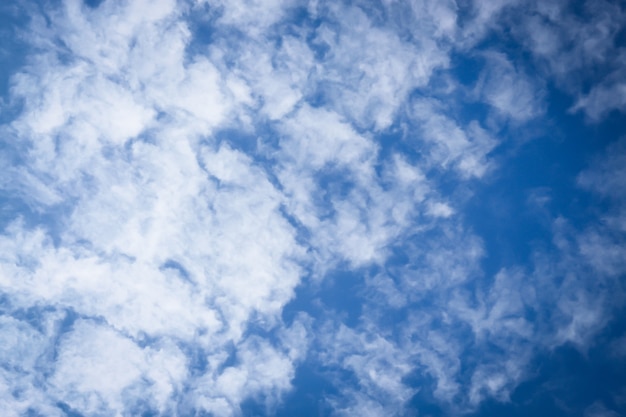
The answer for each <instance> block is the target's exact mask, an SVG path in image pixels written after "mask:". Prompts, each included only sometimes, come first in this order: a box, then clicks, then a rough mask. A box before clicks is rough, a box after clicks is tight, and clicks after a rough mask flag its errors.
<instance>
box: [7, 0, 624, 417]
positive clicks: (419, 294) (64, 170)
mask: <svg viewBox="0 0 626 417" xmlns="http://www.w3.org/2000/svg"><path fill="white" fill-rule="evenodd" d="M29 7H30V8H29V14H30V15H31V16H30V17H31V21H30V22H29V26H28V29H27V30H24V32H23V33H24V39H25V40H26V42H28V44H29V49H28V51H27V56H26V64H25V65H24V66H23V67H22V68H21V69H20V70H19V71H18V72H16V73H15V74H13V76H12V77H11V91H10V100H8V101H7V102H11V103H13V104H12V105H13V106H15V108H19V111H18V112H17V113H18V114H17V116H16V117H15V118H13V119H12V120H11V122H10V123H6V124H4V125H2V126H1V127H0V132H1V133H2V137H3V138H2V139H1V142H0V143H1V145H2V147H0V162H1V163H2V164H3V165H6V166H7V169H6V170H4V171H3V173H2V174H1V175H0V191H1V194H0V196H1V197H2V198H3V199H6V201H7V203H6V207H7V208H6V209H5V208H3V211H2V213H1V217H0V222H1V223H0V227H2V232H1V234H0V295H1V297H2V299H1V301H0V312H1V313H2V315H1V316H0V352H1V354H0V365H1V366H0V406H1V408H2V409H3V410H5V411H6V414H7V415H9V416H20V415H31V414H42V415H50V416H64V415H75V414H76V415H85V416H87V415H89V416H91V415H112V416H123V415H181V416H183V415H207V414H208V415H215V416H237V415H241V414H242V407H243V405H244V404H246V403H248V402H250V401H252V402H253V403H255V404H257V405H259V407H261V408H263V409H264V410H265V412H266V414H269V415H271V414H274V413H275V412H276V410H277V409H278V408H279V406H280V404H281V401H282V400H283V399H284V396H285V394H286V393H287V392H289V391H290V390H292V381H293V380H294V377H295V375H296V372H297V369H298V367H299V366H301V364H302V363H303V361H305V359H306V360H307V363H308V364H309V366H313V367H317V368H320V369H323V370H325V371H324V372H322V373H323V374H324V378H326V379H327V380H328V381H329V383H330V384H331V385H332V386H333V387H334V388H335V391H334V392H333V393H332V394H329V395H327V396H326V397H325V398H323V399H322V400H323V401H324V403H325V404H327V405H328V406H329V407H330V408H331V409H332V413H333V415H346V416H347V415H364V416H388V415H404V414H406V413H408V412H410V411H411V407H414V405H412V401H413V399H414V398H415V397H416V395H420V394H424V395H429V396H430V398H431V399H432V401H434V402H436V403H438V404H440V405H441V407H442V408H444V409H445V410H447V411H449V412H451V413H455V414H459V413H467V412H470V411H472V410H476V409H478V408H479V407H480V405H481V404H482V403H483V402H484V401H485V400H486V399H495V400H498V401H502V402H506V401H508V399H509V398H510V394H511V393H512V392H513V391H514V390H515V388H516V387H517V386H518V385H519V383H520V382H521V381H523V380H524V379H525V378H528V377H529V374H530V371H529V369H528V364H529V363H530V362H531V361H532V359H533V358H534V357H535V355H537V354H538V353H542V352H543V353H545V352H549V351H550V350H551V349H554V348H556V347H558V346H562V345H563V344H568V343H569V344H573V345H575V346H577V348H579V349H581V350H584V349H586V348H587V347H588V346H590V345H591V344H592V343H593V337H594V335H595V334H597V332H598V331H599V330H600V329H601V328H602V327H603V326H604V325H605V324H606V323H607V322H608V321H609V320H610V318H611V315H612V314H613V311H614V309H615V308H617V307H618V306H619V304H620V303H621V302H623V288H622V284H621V281H620V278H621V277H623V274H624V272H625V271H626V264H625V263H624V260H623V256H622V250H621V248H622V247H623V244H624V233H625V232H626V226H625V225H626V220H625V217H624V210H623V206H624V192H623V190H622V188H621V184H623V183H624V182H625V181H626V179H624V180H622V178H623V177H624V169H623V167H624V166H626V165H625V161H624V155H625V154H626V152H624V146H623V140H622V141H621V142H619V143H616V144H614V145H612V147H611V148H610V149H609V150H608V151H607V153H606V154H604V155H602V156H598V159H597V161H596V162H594V163H592V164H591V166H590V167H589V168H588V170H586V171H584V172H582V173H581V174H580V175H579V177H578V185H579V187H580V189H581V190H579V191H578V192H580V193H584V192H588V191H589V190H592V193H595V194H593V195H594V197H593V198H597V199H598V200H601V201H602V202H603V204H606V206H607V207H608V208H607V209H606V210H604V211H602V212H601V213H594V217H593V219H594V220H593V221H591V222H590V223H589V224H585V225H582V226H580V225H572V221H570V220H568V219H567V218H565V217H563V216H556V217H555V218H553V219H552V220H551V223H550V224H551V227H552V229H551V230H550V231H549V232H550V235H549V239H550V240H551V242H548V244H547V245H548V247H549V249H548V250H546V251H542V250H536V251H535V253H534V254H533V257H532V259H531V260H530V263H529V264H527V265H507V266H502V265H498V268H497V270H496V272H495V273H490V272H487V271H486V268H484V262H485V259H487V258H489V257H490V256H491V257H494V256H497V254H490V253H488V247H487V245H485V242H484V240H483V238H482V237H481V236H480V235H479V233H478V232H476V231H475V230H474V229H473V228H472V221H473V219H472V218H471V216H469V215H465V214H464V212H463V210H464V208H465V205H466V204H467V202H468V200H470V199H471V198H472V190H473V189H475V188H477V187H480V186H481V184H482V183H481V181H483V180H486V181H492V180H493V177H490V176H491V174H492V173H493V172H494V171H495V170H497V169H498V164H501V163H502V162H503V161H502V159H498V158H497V157H496V156H494V153H496V152H497V151H498V149H499V147H501V146H503V144H505V143H506V142H507V140H508V139H507V138H506V137H504V133H503V132H505V130H503V127H504V126H512V127H520V126H524V124H526V123H531V122H533V121H535V120H537V119H539V118H541V117H543V116H544V115H545V113H546V111H547V105H546V102H545V100H546V94H547V93H546V90H545V88H544V86H545V85H546V83H548V82H551V81H552V80H556V82H557V83H558V84H559V85H560V86H561V88H563V89H564V90H565V91H567V92H569V93H570V94H573V95H574V96H575V97H576V100H578V101H577V104H575V105H574V107H572V109H582V110H584V111H585V113H586V115H587V116H588V118H589V119H590V120H593V121H600V120H601V119H602V118H603V117H604V116H605V115H606V114H607V113H608V112H609V111H610V110H612V109H618V110H622V109H623V108H624V102H623V99H622V98H620V95H619V94H618V93H619V91H620V88H622V87H623V85H622V84H623V80H622V79H621V78H620V77H621V72H620V71H619V69H620V68H621V66H620V62H621V60H622V56H623V51H622V49H623V48H622V49H621V48H619V47H618V48H616V49H617V50H618V52H619V53H618V54H617V55H615V56H616V57H612V58H606V57H607V56H608V55H609V54H608V52H607V48H609V46H607V45H608V44H609V43H610V42H609V40H612V39H615V38H616V37H617V35H618V33H619V30H621V29H620V24H619V17H620V16H622V15H623V13H622V11H621V9H619V7H617V6H615V7H613V6H611V5H610V4H608V3H607V4H605V3H598V5H597V6H592V5H590V4H587V6H585V7H587V8H589V13H590V14H589V15H590V16H591V17H590V18H589V21H585V22H584V26H583V27H582V29H577V30H574V29H572V28H573V27H574V25H572V24H569V23H562V22H567V21H569V20H568V19H574V21H576V19H575V17H573V16H574V15H573V14H572V13H570V11H568V9H567V6H566V5H564V4H557V5H555V6H554V7H548V6H546V5H538V4H537V5H535V4H534V3H533V4H531V2H524V3H522V2H515V1H500V2H490V3H480V2H477V3H471V4H468V5H457V4H455V3H454V2H434V1H432V2H431V1H413V2H394V1H381V2H372V3H371V4H370V3H368V4H361V3H360V2H355V3H354V4H352V3H344V2H340V3H333V2H321V1H310V2H303V1H273V0H267V1H256V0H255V1H248V0H246V1H233V2H230V1H229V2H226V1H211V0H209V1H196V2H191V1H182V0H181V1H177V0H158V1H151V2H147V1H132V2H130V1H128V2H127V1H122V0H106V1H103V2H100V3H99V4H97V5H91V6H90V5H87V4H85V3H84V2H81V1H79V0H66V1H64V2H63V3H62V4H61V5H53V4H50V3H48V2H43V3H42V4H40V5H37V6H36V7H35V6H29ZM514 10H518V11H519V10H524V11H525V12H524V14H523V19H522V23H521V24H520V25H517V26H515V27H514V28H513V29H512V30H511V31H510V36H512V37H514V38H515V39H517V38H520V39H521V38H523V39H524V40H523V41H520V42H521V44H523V46H524V48H526V49H527V50H528V51H530V53H531V54H533V56H534V59H535V60H536V65H537V66H540V65H544V66H545V74H544V73H541V74H542V77H532V76H531V74H532V71H531V70H530V69H529V66H528V65H526V64H524V63H523V62H520V60H519V59H518V57H517V58H516V57H515V56H512V55H514V54H509V53H508V52H507V51H506V50H504V51H500V50H499V49H498V48H500V45H494V44H490V43H489V36H490V34H493V33H500V32H499V31H501V30H502V26H503V25H504V24H506V22H508V20H507V19H509V18H510V16H509V15H510V13H512V11H514ZM528 10H530V12H529V11H528ZM564 16H565V17H564ZM503 22H504V23H503ZM583 38H585V39H587V41H586V43H585V42H583V43H581V42H578V41H579V40H580V39H583ZM571 45H575V46H571ZM580 45H582V46H580ZM570 46H571V47H570ZM580 48H582V49H580ZM599 48H600V49H599ZM602 48H604V49H602ZM611 50H612V51H613V50H614V49H611ZM458 55H466V56H467V57H468V59H471V60H475V61H476V62H478V63H479V64H478V67H479V68H478V70H477V74H475V77H474V78H473V79H472V80H470V81H468V82H461V81H459V80H456V79H455V78H454V75H455V71H456V70H457V69H455V68H452V66H453V62H455V61H454V60H455V59H456V57H458ZM581 57H586V58H581ZM563 62H566V63H568V64H567V65H564V64H563ZM594 65H597V66H600V67H601V68H602V71H603V78H602V80H601V81H600V82H599V83H597V84H595V85H593V86H592V87H591V88H590V89H588V90H587V91H582V90H581V89H580V88H579V84H580V82H579V83H578V84H576V82H575V81H576V80H574V82H572V81H571V77H574V78H575V76H578V73H585V72H587V71H591V69H590V68H591V67H593V66H594ZM572 74H574V75H572ZM469 78H472V77H469ZM620 83H621V84H620ZM616 92H617V93H616ZM464 106H468V107H469V106H477V107H478V108H479V110H480V111H477V112H470V111H463V110H460V109H463V108H464ZM585 190H586V191H585ZM5 196H9V197H6V198H5ZM3 204H4V200H3ZM596 219H600V220H601V223H600V224H597V223H596ZM336 271H345V272H346V274H345V275H348V276H349V278H346V279H353V280H354V282H355V288H357V290H356V293H355V294H345V296H346V298H350V297H352V298H353V299H355V300H357V301H358V303H359V308H358V312H356V313H355V312H353V313H354V315H356V317H357V318H356V320H354V322H352V323H349V322H348V321H346V320H343V319H342V316H341V315H340V314H335V313H336V311H335V310H333V308H332V307H330V302H327V300H325V299H324V296H323V294H321V293H320V295H318V294H317V293H316V291H318V290H319V288H321V287H323V285H324V283H327V282H329V281H332V280H340V279H342V278H337V277H336V276H335V275H333V273H334V272H336ZM589 277H593V279H591V278H589ZM299 288H305V289H307V290H308V291H311V294H309V296H310V297H311V298H313V299H316V301H315V303H314V304H315V305H314V308H311V309H310V310H307V309H306V308H304V307H303V308H302V309H301V310H302V311H298V314H296V315H295V317H294V318H292V319H291V320H287V319H286V318H285V317H284V316H283V312H284V309H285V307H286V306H287V305H288V304H289V305H290V306H292V305H296V307H297V306H298V303H297V301H298V300H297V299H296V290H297V289H299ZM337 288H339V289H342V288H343V287H342V285H341V283H339V284H337ZM342 296H343V295H342ZM294 300H295V302H294ZM290 303H292V304H290ZM311 363H313V364H314V365H311ZM320 395H322V394H321V393H320ZM417 409H418V410H419V407H417ZM607 410H608V409H606V408H605V406H604V405H602V404H600V403H598V405H597V406H591V407H590V408H589V409H588V411H587V413H588V414H589V415H601V414H602V413H605V411H606V412H607V413H610V411H607Z"/></svg>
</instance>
